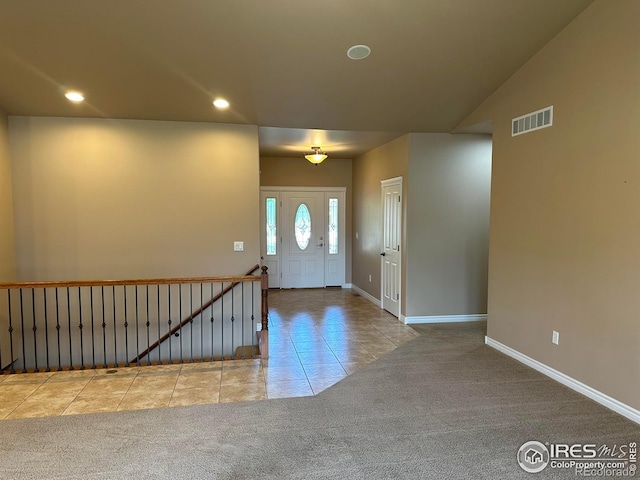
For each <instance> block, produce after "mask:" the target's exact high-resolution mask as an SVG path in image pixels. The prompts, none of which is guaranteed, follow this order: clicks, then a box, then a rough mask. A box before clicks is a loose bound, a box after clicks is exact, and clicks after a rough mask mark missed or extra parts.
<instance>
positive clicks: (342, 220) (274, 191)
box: [260, 185, 347, 288]
mask: <svg viewBox="0 0 640 480" xmlns="http://www.w3.org/2000/svg"><path fill="white" fill-rule="evenodd" d="M284 192H324V193H325V203H326V200H327V198H328V196H329V195H330V194H331V193H334V194H335V193H340V194H342V195H341V198H342V201H341V205H340V207H339V209H340V210H339V214H338V215H339V216H338V222H339V229H340V230H339V233H338V242H339V243H338V244H339V245H341V246H342V251H343V253H342V254H341V260H342V285H340V286H341V287H342V288H346V286H347V284H346V283H345V282H346V272H347V254H346V252H347V243H346V242H347V222H346V214H347V193H346V192H347V187H303V186H280V185H273V186H272V185H265V186H261V187H260V256H261V257H263V255H264V249H265V231H264V228H263V227H264V216H263V215H264V213H263V210H264V205H262V203H263V202H262V199H263V198H264V196H265V194H269V195H268V196H270V197H276V198H277V202H278V210H277V213H276V223H277V226H276V229H277V232H278V236H279V237H280V238H281V239H282V226H283V225H284V220H283V219H282V215H281V212H282V195H281V194H282V193H284ZM324 207H325V208H324V210H325V211H324V214H325V216H326V217H328V209H327V208H328V206H327V205H324ZM327 228H328V218H326V219H325V230H326V229H327ZM325 233H326V232H325ZM325 238H326V236H325ZM327 240H328V239H327ZM278 245H280V249H279V253H278V255H277V258H276V259H274V260H275V261H276V262H277V265H278V267H277V269H278V273H279V277H280V279H279V280H281V279H282V241H280V242H278ZM327 248H328V241H325V282H324V283H325V286H326V284H327V282H326V278H327V273H326V268H327V265H326V264H327V260H328V258H327V257H328V254H327V250H326V249H327ZM265 260H266V257H265V258H263V259H262V263H263V264H264V263H265ZM274 283H276V282H274ZM277 284H278V286H277V287H274V288H282V282H281V281H279V282H277ZM269 285H272V284H271V283H270V284H269Z"/></svg>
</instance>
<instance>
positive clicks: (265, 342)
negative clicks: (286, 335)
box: [260, 265, 269, 359]
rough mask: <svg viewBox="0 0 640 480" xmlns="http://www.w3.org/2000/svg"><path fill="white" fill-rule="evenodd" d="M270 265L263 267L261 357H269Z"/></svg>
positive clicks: (261, 282)
mask: <svg viewBox="0 0 640 480" xmlns="http://www.w3.org/2000/svg"><path fill="white" fill-rule="evenodd" d="M267 270H268V267H267V266H266V265H264V266H263V267H262V274H261V275H260V288H261V289H262V330H261V331H260V344H261V345H260V358H264V359H266V358H269V298H268V296H269V274H268V273H267Z"/></svg>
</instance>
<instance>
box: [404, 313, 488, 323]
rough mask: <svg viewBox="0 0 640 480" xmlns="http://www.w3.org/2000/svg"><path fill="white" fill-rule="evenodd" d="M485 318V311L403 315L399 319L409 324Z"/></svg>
mask: <svg viewBox="0 0 640 480" xmlns="http://www.w3.org/2000/svg"><path fill="white" fill-rule="evenodd" d="M486 319H487V314H486V313H481V314H474V315H432V316H427V317H405V316H402V317H401V320H402V321H404V323H405V324H407V325H411V324H414V323H458V322H479V321H482V320H486Z"/></svg>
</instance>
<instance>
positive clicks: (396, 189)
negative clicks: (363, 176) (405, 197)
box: [380, 178, 402, 317]
mask: <svg viewBox="0 0 640 480" xmlns="http://www.w3.org/2000/svg"><path fill="white" fill-rule="evenodd" d="M382 228H383V232H382V252H381V253H380V255H381V258H382V262H381V263H382V275H381V278H382V285H381V290H382V308H384V309H385V310H387V311H388V312H389V313H391V314H393V315H395V316H396V317H397V316H399V314H400V267H401V260H400V258H401V257H400V245H401V244H402V237H401V236H402V178H394V179H390V180H383V181H382Z"/></svg>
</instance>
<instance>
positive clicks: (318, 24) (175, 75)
mask: <svg viewBox="0 0 640 480" xmlns="http://www.w3.org/2000/svg"><path fill="white" fill-rule="evenodd" d="M591 1H592V0H322V1H313V2H312V1H308V0H280V1H277V2H269V1H265V0H235V1H233V0H179V1H176V0H153V1H132V0H109V1H105V0H28V1H15V0H0V107H1V108H2V109H3V110H5V112H6V113H8V114H9V115H46V116H85V117H106V118H131V119H154V120H179V121H203V122H223V123H242V124H252V125H259V126H261V127H269V128H265V129H261V143H262V146H263V148H266V149H267V150H268V152H269V153H270V154H275V155H289V156H290V155H297V153H296V152H295V148H289V147H292V146H293V147H295V145H293V143H291V144H290V145H289V147H287V148H284V145H285V144H284V143H283V142H284V141H283V142H280V143H281V144H282V145H279V140H278V138H282V137H284V138H287V139H288V140H287V141H288V142H294V143H295V142H296V141H298V140H291V139H292V138H294V139H295V138H300V139H301V140H299V141H300V142H302V141H305V142H306V141H307V140H306V139H307V138H311V136H312V134H313V132H306V133H305V132H302V133H301V132H300V131H301V130H309V129H316V130H320V131H324V132H325V133H324V135H325V137H326V138H331V137H332V136H333V137H334V138H340V139H341V141H344V142H345V144H349V139H348V138H347V139H346V140H345V138H346V137H345V136H344V135H346V134H345V133H344V132H347V131H357V132H384V133H383V134H380V135H374V134H366V135H364V136H363V135H362V134H360V137H359V140H358V139H356V140H354V145H355V144H356V143H358V142H359V143H360V144H362V145H361V146H359V147H357V148H352V149H350V150H349V149H348V148H347V149H346V150H345V151H348V152H349V154H350V155H351V154H353V152H356V153H357V152H360V153H361V150H362V149H363V148H368V146H369V145H370V143H371V142H373V139H374V138H375V139H376V140H375V142H383V141H386V140H385V139H388V138H392V137H393V136H397V135H400V134H403V133H407V132H450V131H451V130H452V129H453V128H454V127H455V126H456V125H457V124H458V123H459V122H460V121H461V120H463V119H464V118H465V117H466V116H467V115H468V114H469V113H470V112H471V111H473V109H474V108H475V107H477V106H478V105H479V104H480V103H481V102H482V101H483V100H484V99H486V98H487V97H488V96H489V95H490V94H491V93H492V92H493V91H494V90H495V89H496V88H498V87H499V86H500V85H501V84H502V83H503V82H504V81H505V80H507V79H508V78H509V77H510V76H511V75H512V74H513V73H514V72H515V71H516V70H517V69H518V68H519V67H520V66H522V65H523V64H524V63H525V62H526V61H527V60H528V59H529V58H531V57H532V56H533V55H534V54H535V53H536V52H537V51H538V50H539V49H540V48H541V47H542V46H544V45H545V44H546V43H547V42H548V41H549V40H551V39H552V38H553V37H554V36H555V35H556V34H557V33H558V32H560V30H562V29H563V28H564V27H565V26H566V25H567V24H568V23H569V22H571V20H573V19H574V18H575V17H576V16H577V15H578V14H579V13H580V12H581V11H582V10H584V9H585V8H586V7H587V6H588V5H589V4H590V3H591ZM355 44H366V45H368V46H369V47H371V50H372V53H371V55H370V56H369V57H368V58H366V59H363V60H350V59H349V58H348V57H347V55H346V52H347V49H348V48H349V47H350V46H352V45H355ZM67 89H75V90H79V91H82V92H83V93H84V95H85V97H86V100H85V102H83V103H82V104H72V103H70V102H69V101H68V100H66V99H65V98H64V96H63V93H64V91H66V90H67ZM216 97H224V98H226V99H227V100H228V101H229V102H230V103H231V106H230V108H228V109H227V110H224V111H221V110H216V109H215V108H213V106H212V104H211V102H212V100H213V99H214V98H216ZM282 128H285V129H297V130H298V132H296V131H291V132H287V131H282V130H281V129H282ZM331 131H338V132H333V133H331ZM315 133H318V132H315ZM305 135H306V136H305ZM341 135H342V136H341ZM354 138H355V137H354ZM365 140H366V141H365ZM328 141H330V140H328ZM363 142H364V143H367V142H369V143H368V144H367V145H364V144H363ZM375 142H374V143H375ZM304 147H306V148H308V147H309V145H308V144H306V145H300V148H304ZM323 147H325V149H328V150H330V149H331V148H330V145H323Z"/></svg>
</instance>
